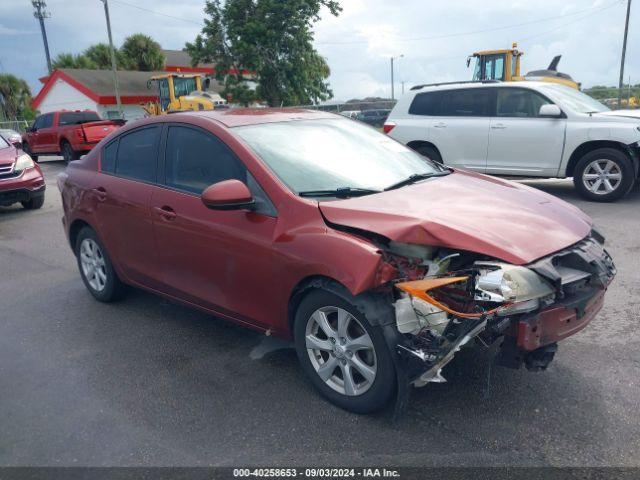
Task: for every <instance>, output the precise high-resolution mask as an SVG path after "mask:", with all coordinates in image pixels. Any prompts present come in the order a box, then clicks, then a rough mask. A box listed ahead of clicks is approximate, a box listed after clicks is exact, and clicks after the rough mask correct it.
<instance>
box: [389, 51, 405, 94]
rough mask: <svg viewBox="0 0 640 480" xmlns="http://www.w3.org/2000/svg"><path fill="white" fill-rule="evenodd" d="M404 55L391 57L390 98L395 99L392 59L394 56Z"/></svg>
mask: <svg viewBox="0 0 640 480" xmlns="http://www.w3.org/2000/svg"><path fill="white" fill-rule="evenodd" d="M402 57H404V55H399V56H397V57H391V100H395V98H396V97H395V90H394V80H393V61H394V60H395V59H396V58H402Z"/></svg>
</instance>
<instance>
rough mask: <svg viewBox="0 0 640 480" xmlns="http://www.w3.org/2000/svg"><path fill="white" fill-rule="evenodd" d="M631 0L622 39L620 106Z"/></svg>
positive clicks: (619, 87) (619, 106) (628, 1)
mask: <svg viewBox="0 0 640 480" xmlns="http://www.w3.org/2000/svg"><path fill="white" fill-rule="evenodd" d="M630 14H631V0H627V18H626V20H625V23H624V40H623V41H622V58H621V60H620V81H619V82H618V108H621V107H622V82H623V81H624V56H625V54H626V53H627V34H628V33H629V15H630Z"/></svg>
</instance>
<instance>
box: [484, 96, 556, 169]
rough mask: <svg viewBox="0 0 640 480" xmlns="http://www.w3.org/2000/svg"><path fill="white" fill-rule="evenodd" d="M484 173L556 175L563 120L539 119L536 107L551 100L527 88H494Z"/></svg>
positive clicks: (538, 107)
mask: <svg viewBox="0 0 640 480" xmlns="http://www.w3.org/2000/svg"><path fill="white" fill-rule="evenodd" d="M495 90H496V92H497V96H496V116H495V117H494V118H492V119H491V128H490V132H489V153H488V156H487V173H489V174H492V173H494V174H501V175H523V176H529V175H532V176H551V177H553V176H556V175H557V174H558V169H559V167H560V160H561V158H562V153H563V149H564V140H565V129H566V123H567V121H566V119H564V118H541V117H540V116H539V115H538V112H539V110H540V107H541V106H542V105H545V104H550V103H553V102H551V100H549V99H548V98H546V97H544V96H543V95H542V94H540V93H538V92H536V91H534V90H531V89H529V88H520V87H499V88H496V89H495Z"/></svg>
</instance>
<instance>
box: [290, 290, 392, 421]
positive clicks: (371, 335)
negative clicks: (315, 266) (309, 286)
mask: <svg viewBox="0 0 640 480" xmlns="http://www.w3.org/2000/svg"><path fill="white" fill-rule="evenodd" d="M294 336H295V345H296V352H297V354H298V359H299V360H300V364H301V366H302V369H303V370H304V372H305V374H306V375H307V376H308V377H309V379H310V380H311V383H313V385H314V386H315V387H316V388H317V389H318V391H319V392H320V393H321V394H322V395H323V396H324V397H325V398H327V399H328V400H329V401H331V402H332V403H334V404H335V405H337V406H339V407H341V408H343V409H345V410H348V411H350V412H354V413H360V414H365V413H372V412H375V411H378V410H381V409H382V408H384V407H385V406H386V405H387V404H388V403H389V401H390V399H391V398H392V396H393V395H394V393H395V390H396V373H395V367H394V365H393V359H392V357H391V352H390V351H389V348H388V347H387V344H386V342H385V340H384V336H383V333H382V331H381V330H380V328H378V327H374V326H372V325H371V324H370V323H369V322H368V321H367V319H366V317H365V316H364V315H363V314H362V313H361V312H360V311H358V309H357V308H356V307H355V306H354V305H352V304H351V303H349V302H348V301H347V300H345V299H343V298H342V297H340V296H338V295H336V294H334V293H331V292H329V291H326V290H313V291H311V292H310V293H309V294H307V296H306V297H304V299H303V300H302V302H301V303H300V306H299V307H298V310H297V312H296V317H295V325H294Z"/></svg>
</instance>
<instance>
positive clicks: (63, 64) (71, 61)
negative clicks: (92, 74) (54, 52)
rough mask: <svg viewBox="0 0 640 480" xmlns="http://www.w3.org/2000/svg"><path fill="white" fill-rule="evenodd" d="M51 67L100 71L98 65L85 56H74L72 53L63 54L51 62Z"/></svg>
mask: <svg viewBox="0 0 640 480" xmlns="http://www.w3.org/2000/svg"><path fill="white" fill-rule="evenodd" d="M51 66H52V67H53V68H54V69H56V68H89V69H91V70H96V69H98V65H96V63H94V62H93V61H92V60H91V59H90V58H88V57H87V56H86V55H84V54H79V55H74V54H72V53H61V54H59V55H58V56H57V57H56V58H54V59H53V62H51Z"/></svg>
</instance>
